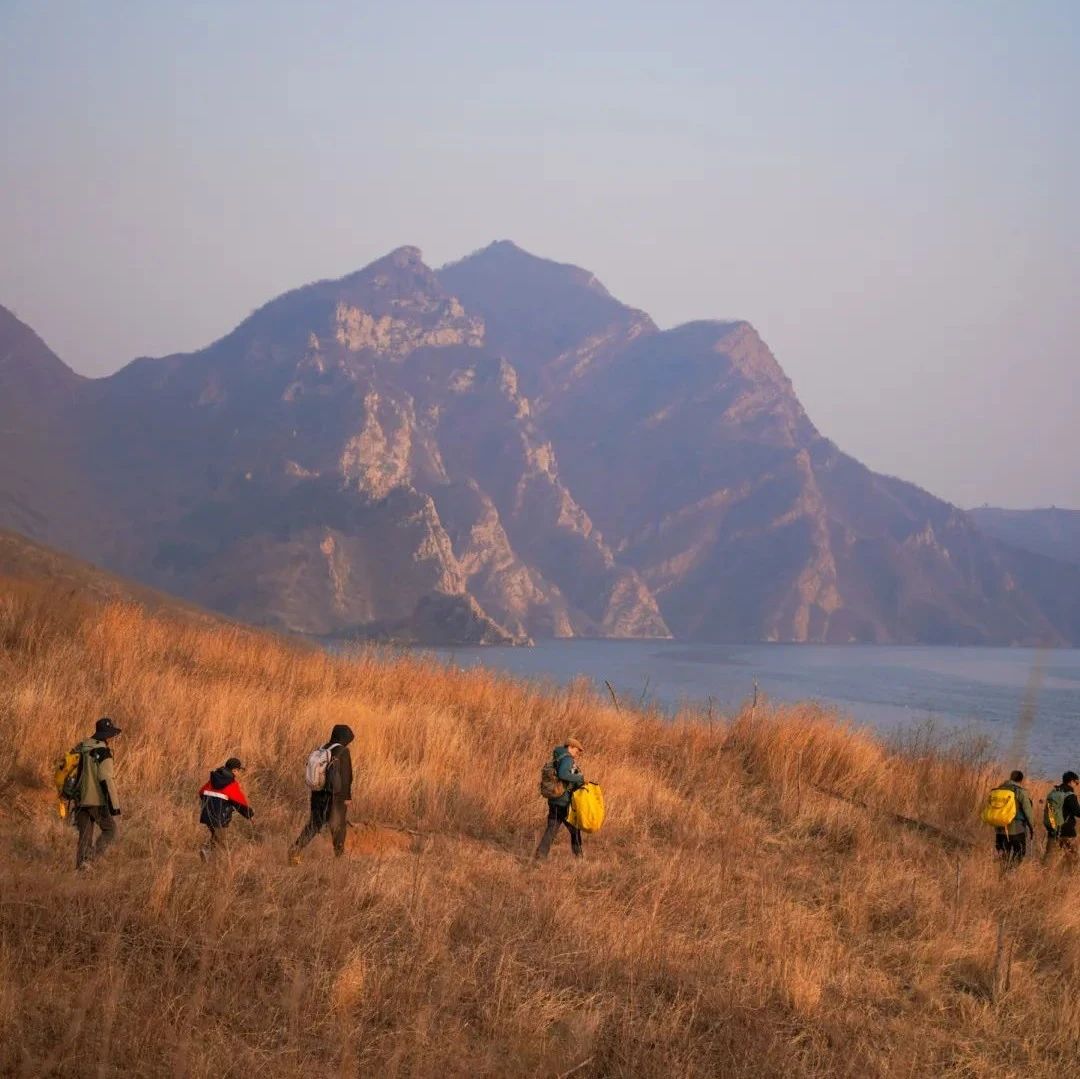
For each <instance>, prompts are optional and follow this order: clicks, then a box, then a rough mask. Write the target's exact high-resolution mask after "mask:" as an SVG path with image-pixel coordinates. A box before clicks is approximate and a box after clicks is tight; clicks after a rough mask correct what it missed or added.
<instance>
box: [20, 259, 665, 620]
mask: <svg viewBox="0 0 1080 1079" xmlns="http://www.w3.org/2000/svg"><path fill="white" fill-rule="evenodd" d="M42 347H43V346H42ZM48 356H49V357H51V354H48ZM52 359H55V358H54V357H53V358H52ZM56 362H57V363H58V362H59V361H56ZM50 363H51V361H46V360H42V363H41V364H40V366H41V367H42V369H43V377H44V376H45V374H48V372H49V370H51V368H50V367H49V364H50ZM60 366H61V367H62V365H60ZM63 371H64V372H66V375H67V376H70V377H71V378H72V379H74V377H75V376H72V375H71V373H70V372H67V370H66V368H64V369H63ZM53 374H54V375H56V377H61V376H60V375H59V374H57V372H53ZM64 377H66V376H64ZM76 381H77V382H78V385H77V386H75V387H74V389H73V390H72V391H71V394H70V396H71V398H72V401H73V405H72V414H73V416H74V417H75V421H76V422H73V423H72V424H71V425H70V430H71V431H72V432H73V437H74V438H75V440H76V444H75V445H74V446H73V447H72V448H70V449H65V451H64V452H63V453H61V454H52V455H50V454H49V453H47V452H45V449H44V447H39V448H38V449H37V450H36V451H35V452H36V453H38V454H40V455H41V456H43V457H47V458H50V459H53V460H63V461H66V462H67V463H68V464H71V463H72V462H73V461H78V462H79V471H80V475H81V476H83V477H84V480H83V484H84V486H85V487H86V488H87V489H88V490H90V491H91V492H92V498H91V501H92V502H93V503H94V504H95V505H96V506H97V507H99V511H98V512H95V513H94V514H93V517H92V519H88V520H86V521H85V522H84V524H83V527H82V528H81V529H75V528H68V530H67V533H66V534H65V535H63V536H60V537H53V538H57V539H62V540H63V541H64V543H65V545H66V546H68V547H69V548H71V549H74V550H77V551H80V552H81V553H85V554H87V555H89V556H91V557H94V558H97V559H99V560H100V561H101V562H103V563H104V564H105V565H108V566H110V567H111V568H114V569H117V570H122V571H123V572H125V573H128V574H131V575H133V576H135V577H137V578H138V579H140V580H143V581H146V582H148V583H150V584H152V585H154V586H156V587H160V588H165V589H168V590H170V591H173V592H175V593H178V594H180V595H184V596H187V597H190V598H191V599H193V600H196V601H198V602H199V603H202V604H205V605H206V606H208V607H211V608H214V609H216V610H220V611H223V612H225V613H228V614H230V615H233V616H235V617H239V618H243V619H246V620H248V621H253V622H260V623H266V624H270V625H274V626H279V627H283V628H288V629H293V630H298V631H302V632H309V633H338V634H341V633H349V632H355V633H360V634H365V635H379V636H382V635H391V636H395V637H401V636H412V637H417V638H421V639H424V640H463V641H511V640H524V639H526V638H528V637H529V636H536V635H539V634H543V635H551V634H558V635H573V634H580V633H586V634H590V635H594V634H603V635H627V634H634V635H638V636H656V635H666V634H667V632H668V631H667V627H666V625H665V624H664V621H663V619H662V617H661V616H660V614H659V612H658V610H657V607H656V603H655V601H654V599H653V597H652V596H651V594H650V593H649V590H648V589H647V588H646V587H645V586H644V584H643V583H642V582H641V580H640V578H639V576H638V575H637V573H636V572H635V571H634V570H632V569H630V568H627V567H624V566H619V565H617V564H616V562H615V559H614V557H613V556H612V554H611V551H610V550H609V549H608V548H607V547H606V546H605V544H604V542H603V540H602V539H601V537H600V536H599V534H597V532H596V530H595V529H594V528H593V526H592V523H591V521H590V519H589V517H588V515H587V514H586V513H585V512H584V511H583V510H582V509H581V507H580V506H579V505H578V504H577V503H576V502H575V501H574V499H573V497H572V496H571V495H570V493H569V492H568V491H567V489H566V487H565V486H564V485H563V483H562V482H561V480H560V478H559V471H558V464H557V461H556V458H555V454H554V451H553V450H552V447H551V446H550V444H549V443H548V442H547V441H546V440H545V439H544V438H543V437H542V436H541V435H540V434H539V433H538V432H537V431H536V429H535V428H534V426H533V423H532V420H531V408H530V404H529V401H528V400H527V398H525V397H524V396H523V395H522V394H521V393H520V392H519V390H518V387H517V379H516V375H515V372H514V370H513V368H512V367H511V366H510V365H509V364H507V363H506V362H505V361H504V360H502V359H500V358H499V357H497V356H495V355H494V354H492V353H490V352H489V351H487V350H486V348H485V328H484V324H483V321H482V319H480V318H479V317H477V316H476V315H474V314H470V313H467V312H466V311H465V310H464V309H463V307H462V305H461V304H460V303H459V302H458V301H457V300H456V299H455V298H454V297H453V296H451V295H450V294H448V293H447V292H446V291H445V290H444V289H443V288H442V286H441V285H440V284H439V282H438V281H437V279H436V278H435V276H434V275H433V274H432V273H431V271H430V270H429V269H428V268H427V267H426V266H425V265H424V264H423V262H422V261H421V258H420V254H419V252H418V251H416V250H415V249H414V248H402V249H400V250H398V251H395V252H393V253H392V254H391V255H389V256H387V257H386V258H384V259H381V260H379V261H378V262H376V263H374V264H372V265H371V266H369V267H367V268H366V269H365V270H362V271H360V272H359V273H356V274H353V275H350V276H349V277H346V278H343V279H342V280H340V281H329V282H319V283H316V284H314V285H309V286H306V287H305V288H302V289H298V290H297V291H295V292H293V293H289V294H287V295H285V296H283V297H280V298H279V299H277V300H275V301H273V302H272V303H270V304H267V305H266V306H265V307H263V308H262V309H260V310H259V311H257V312H256V313H255V314H254V315H252V316H251V317H250V318H249V319H247V320H246V321H245V322H244V323H243V324H241V325H240V326H239V327H238V328H237V329H236V330H235V331H233V333H231V334H229V335H228V336H227V337H225V338H223V339H222V340H220V341H218V342H216V343H215V344H213V345H211V346H210V347H209V348H207V349H205V350H203V351H202V352H199V353H195V354H192V355H185V356H170V357H166V358H164V359H160V360H150V359H146V360H138V361H136V362H134V363H132V364H131V365H129V366H128V367H127V368H125V369H124V370H122V371H121V372H119V373H118V374H117V375H115V376H113V377H112V378H109V379H102V380H99V381H96V382H88V381H85V380H76ZM64 392H65V393H67V390H66V389H65V391H64ZM42 396H43V397H44V398H47V399H49V400H52V399H56V398H58V397H59V396H61V395H59V394H51V395H50V394H43V395H42ZM39 411H40V415H41V417H42V419H41V423H40V424H39V426H40V428H41V429H42V430H48V429H50V428H51V427H53V426H54V424H55V423H56V421H55V420H54V419H53V418H52V417H53V416H55V415H57V413H55V411H54V412H49V411H48V409H47V408H46V407H45V406H44V405H43V406H42V408H41V409H40V410H39ZM24 436H25V432H22V433H21V434H20V437H24ZM28 504H31V505H32V504H33V500H32V499H31V500H30V502H29V503H28ZM444 515H445V518H446V522H449V525H450V527H449V529H448V528H447V524H446V523H445V522H444ZM6 516H8V517H13V516H14V513H13V512H11V511H9V513H8V514H7V515H6ZM0 519H4V518H0ZM11 523H12V524H16V525H20V524H21V525H22V526H23V527H24V528H25V527H26V523H25V521H22V520H19V521H11ZM53 531H60V532H62V531H64V529H63V527H62V525H59V524H58V525H57V527H56V528H55V529H53Z"/></svg>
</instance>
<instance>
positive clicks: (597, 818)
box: [566, 783, 604, 832]
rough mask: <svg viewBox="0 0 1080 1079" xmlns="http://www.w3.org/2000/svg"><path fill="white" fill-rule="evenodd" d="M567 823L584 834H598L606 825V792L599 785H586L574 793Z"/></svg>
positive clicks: (567, 815)
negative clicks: (601, 826) (602, 826)
mask: <svg viewBox="0 0 1080 1079" xmlns="http://www.w3.org/2000/svg"><path fill="white" fill-rule="evenodd" d="M566 823H567V824H569V825H570V826H571V827H572V828H580V829H581V830H582V831H583V832H598V831H599V830H600V825H602V824H603V823H604V792H603V791H602V790H601V789H600V785H599V784H598V783H586V784H585V786H584V787H579V788H578V789H577V790H576V791H574V793H573V796H572V797H571V799H570V809H569V811H568V812H567V814H566Z"/></svg>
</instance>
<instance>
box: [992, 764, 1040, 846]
mask: <svg viewBox="0 0 1080 1079" xmlns="http://www.w3.org/2000/svg"><path fill="white" fill-rule="evenodd" d="M1023 781H1024V773H1023V772H1020V771H1014V772H1010V773H1009V778H1008V779H1007V780H1006V781H1005V782H1004V783H1002V784H1001V786H1002V787H1004V788H1005V789H1006V790H1011V791H1012V792H1013V794H1014V795H1015V796H1016V816H1015V817H1014V818H1013V821H1012V823H1011V824H1010V825H1009V826H1008V827H1006V828H998V829H997V830H996V834H995V837H994V848H995V850H996V851H997V853H998V856H999V857H1000V858H1001V859H1002V862H1003V864H1004V865H1005V866H1006V867H1009V866H1017V865H1019V864H1020V863H1021V862H1022V861H1023V860H1024V855H1025V854H1027V841H1028V837H1029V836H1030V837H1031V838H1032V839H1034V837H1035V811H1034V810H1033V809H1032V807H1031V795H1030V794H1028V792H1027V790H1025V789H1024V788H1023V787H1021V786H1020V784H1021V783H1022V782H1023Z"/></svg>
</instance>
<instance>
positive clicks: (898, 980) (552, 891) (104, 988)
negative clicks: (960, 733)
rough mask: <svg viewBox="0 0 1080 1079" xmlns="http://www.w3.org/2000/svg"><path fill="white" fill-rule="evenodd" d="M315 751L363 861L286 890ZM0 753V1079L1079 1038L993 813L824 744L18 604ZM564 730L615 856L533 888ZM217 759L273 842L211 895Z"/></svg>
mask: <svg viewBox="0 0 1080 1079" xmlns="http://www.w3.org/2000/svg"><path fill="white" fill-rule="evenodd" d="M106 713H107V714H110V715H112V716H113V717H115V718H116V719H117V720H118V721H119V723H120V724H121V725H122V726H123V728H124V732H125V733H124V735H123V736H122V737H121V738H120V739H118V740H117V742H116V743H115V752H116V758H117V766H118V776H119V782H120V784H121V793H122V795H123V806H124V816H123V818H121V835H120V841H119V843H118V844H117V846H116V847H115V848H114V849H113V852H112V853H111V854H110V855H109V857H108V859H107V860H105V861H103V862H102V863H101V864H100V865H99V866H98V867H97V868H96V869H95V870H94V872H93V873H91V874H88V875H85V876H83V875H80V876H76V874H75V873H74V872H73V869H72V862H73V846H74V840H73V834H72V833H71V832H70V831H69V830H68V829H65V828H64V827H63V826H62V825H61V823H60V822H59V820H58V819H57V818H56V816H55V814H54V813H53V810H52V804H51V800H50V799H51V795H50V792H49V789H48V785H49V773H50V770H51V765H52V762H53V760H54V758H55V756H56V754H57V752H58V751H60V750H62V749H64V748H66V747H67V746H69V745H71V744H73V743H74V742H75V741H77V740H78V739H79V738H81V737H83V736H84V735H85V733H86V732H87V731H88V730H89V729H90V728H91V726H92V722H93V720H94V719H95V718H96V717H97V716H98V715H102V714H106ZM335 722H347V723H349V724H350V725H351V726H352V727H353V728H354V729H355V730H356V732H357V742H356V744H355V745H354V747H353V750H354V752H353V756H354V761H355V766H356V773H357V781H356V785H355V800H354V802H353V807H352V815H353V817H354V819H356V820H357V821H359V822H361V824H362V827H360V828H358V829H356V830H354V832H353V833H352V837H353V838H352V842H351V845H350V853H349V856H348V857H346V858H344V859H341V860H340V861H334V860H333V859H332V858H331V856H330V851H329V844H328V842H327V841H326V840H322V839H320V840H317V841H316V842H315V844H313V845H312V846H311V847H310V848H309V849H308V853H307V857H306V858H305V861H304V864H303V865H301V866H300V867H299V868H289V867H288V866H286V864H285V851H286V847H287V845H288V843H289V841H290V840H291V839H292V837H293V836H294V835H295V833H296V832H297V831H298V830H299V828H300V826H301V824H302V823H303V819H304V815H305V803H306V792H305V789H304V786H303V775H302V762H303V759H304V756H305V754H306V752H307V751H308V749H310V747H311V746H313V745H315V744H317V743H318V742H320V741H322V740H323V739H324V738H325V736H326V733H327V731H328V730H329V727H330V726H331V724H333V723H335ZM0 731H2V735H3V737H2V739H0V1074H2V1075H5V1076H6V1075H16V1076H18V1075H22V1076H35V1077H36V1076H46V1075H63V1076H99V1077H106V1076H125V1077H132V1076H171V1075H177V1076H207V1077H209V1076H215V1077H221V1076H245V1077H249V1079H250V1077H252V1076H259V1077H267V1076H269V1077H276V1076H298V1075H308V1074H317V1075H340V1076H357V1075H365V1076H366V1075H380V1076H383V1075H387V1076H395V1075H400V1076H414V1075H415V1076H427V1075H437V1076H457V1075H469V1076H506V1075H529V1076H532V1075H536V1076H557V1075H564V1074H567V1073H569V1072H571V1071H572V1070H573V1069H576V1068H577V1067H578V1066H579V1065H581V1066H582V1067H581V1068H580V1070H579V1071H575V1072H574V1074H579V1075H590V1074H591V1075H605V1076H608V1075H617V1076H653V1075H656V1076H660V1075H663V1076H665V1077H670V1076H720V1075H723V1076H741V1075H748V1076H749V1075H753V1076H756V1077H758V1076H778V1075H791V1076H859V1077H864V1076H887V1075H897V1076H907V1075H934V1076H982V1075H987V1076H990V1075H993V1076H1012V1075H1027V1076H1041V1075H1050V1074H1052V1073H1055V1072H1058V1071H1061V1070H1063V1069H1064V1068H1066V1067H1067V1066H1069V1065H1070V1064H1071V1063H1072V1057H1073V1053H1074V1050H1075V1047H1076V1044H1077V1040H1078V1038H1080V1004H1078V1002H1077V1001H1078V998H1077V996H1076V993H1075V991H1074V987H1075V985H1076V978H1077V975H1078V974H1080V911H1078V909H1077V906H1076V904H1073V903H1071V902H1070V901H1069V900H1068V898H1067V896H1066V893H1065V888H1066V887H1067V882H1066V881H1065V880H1064V879H1062V878H1061V877H1059V876H1058V875H1057V872H1056V871H1051V870H1044V869H1042V868H1041V867H1040V866H1039V865H1037V864H1035V863H1034V861H1031V862H1029V864H1026V865H1025V866H1023V867H1022V868H1021V869H1020V870H1019V871H1017V872H1015V873H1012V874H1009V875H1008V876H1006V877H1004V878H1003V877H1002V876H1001V875H1000V874H999V873H998V871H997V869H996V867H995V865H994V864H993V860H992V858H991V857H990V856H989V855H988V847H989V846H990V845H991V844H992V840H990V839H988V837H987V836H986V835H983V834H981V833H980V832H979V826H978V825H977V824H975V823H974V821H975V810H976V807H977V805H978V803H979V801H980V799H981V797H982V795H983V792H984V790H985V789H986V786H987V784H988V781H989V780H990V779H991V778H996V777H994V776H991V774H990V773H989V772H987V771H986V769H985V768H982V767H981V766H979V764H978V762H977V760H976V761H974V762H973V761H972V760H971V759H969V758H968V757H966V756H965V754H964V753H963V752H962V751H961V750H954V751H952V752H941V753H935V752H932V751H925V750H920V751H918V752H900V751H897V750H892V751H890V750H887V749H886V748H884V747H883V746H882V745H880V744H879V743H877V742H876V741H874V740H872V739H870V738H869V737H867V736H866V735H864V734H862V733H860V732H858V731H853V730H849V729H846V728H844V727H843V726H841V725H839V724H837V722H835V720H834V719H833V718H831V717H830V716H828V715H825V714H822V713H820V712H819V711H817V710H815V709H812V708H793V709H786V710H783V711H773V710H769V709H767V708H766V709H762V708H759V709H758V711H757V714H756V715H755V716H753V717H751V716H749V715H746V714H744V715H742V716H739V717H735V718H733V719H730V720H723V721H718V722H715V723H709V722H707V721H706V720H705V718H704V717H701V716H693V715H687V716H685V717H682V718H680V720H679V721H677V722H674V723H666V722H661V721H660V719H659V718H658V717H656V716H649V715H642V714H636V713H630V712H627V711H625V710H624V711H623V712H622V713H621V714H620V713H617V712H616V711H615V709H614V708H613V707H612V706H611V705H610V702H609V703H605V702H604V700H602V699H601V698H600V697H598V696H596V695H594V694H593V693H591V692H589V691H587V690H586V689H585V688H584V687H582V686H577V687H573V688H572V689H570V690H569V691H566V692H561V693H556V692H551V691H548V692H542V691H540V690H536V689H532V688H529V687H526V686H520V685H514V684H511V683H509V682H507V681H504V680H501V679H499V678H497V677H495V676H493V675H491V674H488V673H486V672H483V671H470V672H467V673H462V672H455V671H450V670H446V669H443V668H441V667H437V666H433V665H430V664H427V663H425V662H422V661H420V660H418V659H415V658H409V657H395V656H392V655H385V654H384V655H379V654H376V653H363V654H359V655H357V656H355V657H340V658H335V657H332V656H328V655H326V654H323V653H321V652H319V651H315V650H312V649H308V648H305V647H303V646H301V645H296V644H293V643H290V642H286V641H282V640H277V639H274V638H271V637H267V636H262V635H259V634H256V633H254V632H248V631H245V630H243V629H238V628H230V627H225V626H223V627H218V628H200V627H198V626H193V625H190V624H189V625H183V624H178V623H174V622H171V621H170V620H168V619H167V618H166V617H161V616H158V617H154V616H151V615H148V614H147V613H145V612H143V611H141V610H139V609H138V608H135V607H130V606H119V605H114V606H108V607H95V606H92V605H80V604H75V605H73V604H72V602H71V600H70V599H69V598H67V597H65V600H64V602H63V604H58V603H57V600H56V597H55V596H50V595H49V593H48V592H47V591H42V590H40V589H37V588H34V587H31V586H14V585H12V584H11V583H10V582H8V583H3V582H0ZM571 731H572V732H574V733H577V734H579V735H580V736H581V738H582V739H583V740H584V742H585V744H586V747H587V749H588V754H587V757H586V763H585V770H586V773H587V774H591V775H595V776H597V777H599V779H600V780H601V781H602V782H603V784H604V788H605V793H606V795H607V800H608V805H609V811H610V818H609V823H608V825H607V826H606V827H605V829H604V831H603V832H601V833H600V834H599V835H598V836H596V837H587V839H586V858H585V860H584V862H583V863H581V864H577V863H574V862H572V861H571V859H570V857H569V849H568V844H567V842H566V839H565V837H562V838H560V841H559V845H558V846H557V847H556V849H555V851H554V852H553V854H552V857H551V859H550V861H549V862H548V863H547V864H546V865H544V866H543V867H540V868H535V867H533V866H532V865H531V864H530V861H529V856H530V854H531V852H532V849H533V847H534V845H535V842H536V839H537V837H538V833H539V831H540V828H541V826H542V818H543V814H544V803H543V802H542V801H541V799H540V798H539V797H538V796H537V794H536V789H535V788H536V781H537V772H538V769H539V765H540V763H541V762H542V761H543V759H544V758H545V756H546V754H547V753H548V751H549V749H550V747H551V746H552V745H553V744H555V743H556V742H558V741H561V740H562V739H564V738H565V736H566V735H567V734H568V733H570V732H571ZM233 753H236V754H238V755H239V756H241V757H242V758H243V759H244V760H245V761H246V762H247V763H248V764H249V766H250V771H249V772H248V774H247V777H246V786H247V787H248V789H249V793H250V796H251V798H252V800H253V802H254V804H255V806H256V808H257V811H258V815H257V818H256V823H257V831H254V832H252V831H251V830H247V824H246V822H244V821H242V820H238V821H237V822H236V823H235V825H234V828H233V832H234V837H233V849H232V851H231V853H230V854H229V856H228V857H226V858H223V859H220V860H219V861H218V862H217V863H216V864H213V865H210V866H204V865H203V864H202V863H201V862H200V861H199V859H198V856H197V851H198V847H199V846H200V845H201V842H202V835H201V834H200V832H201V830H200V829H199V827H198V826H197V823H196V819H197V805H196V801H195V797H194V792H195V791H196V790H197V788H198V786H199V785H200V783H201V782H202V781H203V779H204V778H205V774H206V772H207V771H208V770H209V769H210V768H211V767H212V766H215V765H217V764H219V763H220V762H221V761H222V759H223V758H225V757H226V756H228V755H230V754H233ZM1043 789H1045V788H1043ZM1039 793H1040V794H1041V793H1042V789H1040V790H1039ZM894 813H899V814H901V815H903V816H907V817H912V818H919V819H920V820H922V821H924V822H926V823H928V824H930V825H933V826H935V827H936V828H937V829H940V832H938V831H927V830H923V829H919V828H917V827H913V826H911V825H908V824H904V823H902V822H899V821H897V820H896V818H895V816H894V815H893V814H894ZM972 841H974V843H975V844H976V845H975V846H974V847H971V846H968V845H965V844H969V843H971V842H972ZM958 844H959V845H958ZM1003 919H1004V926H1005V933H1004V937H1003V940H1002V944H1003V947H1002V948H1001V949H1000V951H1001V960H1000V961H999V963H998V968H997V977H996V978H995V954H996V952H997V951H998V948H997V944H998V935H999V927H1000V926H1001V925H1002V920H1003ZM1010 959H1011V963H1009V962H1008V960H1010ZM1006 967H1007V968H1008V985H1007V986H1006V984H1005V982H1006V978H1005V974H1006ZM995 982H996V984H995Z"/></svg>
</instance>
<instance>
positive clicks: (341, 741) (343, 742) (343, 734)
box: [330, 723, 353, 746]
mask: <svg viewBox="0 0 1080 1079" xmlns="http://www.w3.org/2000/svg"><path fill="white" fill-rule="evenodd" d="M352 740H353V732H352V727H347V726H345V724H344V723H336V724H334V729H333V730H332V731H331V732H330V741H331V742H337V744H338V745H339V746H347V745H348V744H349V743H350V742H351V741H352Z"/></svg>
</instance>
